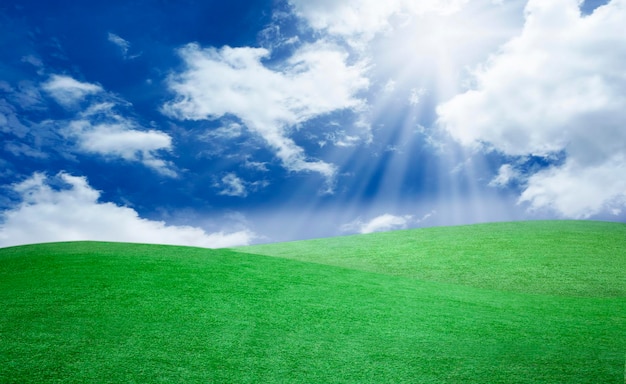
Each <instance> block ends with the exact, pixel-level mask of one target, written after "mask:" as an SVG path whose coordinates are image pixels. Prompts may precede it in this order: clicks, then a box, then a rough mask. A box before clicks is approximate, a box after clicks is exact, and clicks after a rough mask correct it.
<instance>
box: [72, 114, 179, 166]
mask: <svg viewBox="0 0 626 384" xmlns="http://www.w3.org/2000/svg"><path fill="white" fill-rule="evenodd" d="M134 126H135V124H134V123H133V122H132V121H131V120H129V119H125V118H121V117H119V116H118V118H117V119H116V121H115V122H111V123H99V124H94V123H92V122H91V121H89V120H74V121H71V122H70V123H69V124H68V126H67V127H66V128H65V129H63V130H62V133H63V135H64V136H65V137H68V138H73V139H75V140H76V141H77V146H78V150H79V151H81V152H85V153H95V154H99V155H103V156H108V157H118V158H121V159H124V160H126V161H136V162H140V163H142V164H143V165H145V166H147V167H149V168H152V169H154V170H155V171H157V172H159V173H161V174H163V175H165V176H170V177H175V176H176V172H175V171H174V170H173V165H172V164H171V163H169V162H167V161H165V160H162V159H160V158H159V156H158V152H159V151H163V150H166V151H169V150H171V149H172V138H171V137H170V136H169V135H168V134H166V133H164V132H160V131H156V130H148V131H140V130H137V129H134Z"/></svg>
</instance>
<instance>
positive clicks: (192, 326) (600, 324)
mask: <svg viewBox="0 0 626 384" xmlns="http://www.w3.org/2000/svg"><path fill="white" fill-rule="evenodd" d="M625 228H626V226H625V225H623V224H610V223H594V222H534V223H502V224H493V225H491V224H490V225H479V226H466V227H449V228H431V229H419V230H409V231H398V232H389V233H380V234H372V235H366V236H351V237H345V238H333V239H324V240H312V241H306V242H294V243H283V244H275V245H263V246H252V247H245V248H241V249H237V250H228V249H222V250H208V249H200V248H190V247H173V246H159V245H141V244H123V243H97V242H76V243H53V244H38V245H29V246H21V247H12V248H4V249H0V302H1V303H2V305H3V310H2V311H0V382H1V383H14V382H15V383H18V382H20V383H21V382H38V383H49V382H68V383H69V382H72V383H74V382H142V383H145V382H215V383H257V382H267V383H270V382H290V383H291V382H307V383H308V382H320V383H322V382H323V383H330V382H334V383H354V382H360V383H363V382H371V383H380V382H420V383H442V382H451V383H457V382H481V383H487V382H492V383H510V382H515V383H537V382H542V383H554V382H567V383H609V382H622V381H623V380H624V363H625V362H624V355H625V352H626V341H625V339H626V338H625V337H624V336H625V335H626V295H625V294H624V289H625V287H624V285H625V284H624V283H625V282H624V277H625V276H624V272H623V271H624V270H626V269H625V268H624V259H625V258H626V257H625V255H626V242H624V239H625V238H626V237H625V236H626V229H625ZM588 259H591V260H588ZM455 271H456V272H455ZM539 272H542V273H539ZM550 279H554V280H555V282H551V283H549V284H548V283H547V282H548V281H549V280H550ZM501 280H507V281H506V282H503V281H501Z"/></svg>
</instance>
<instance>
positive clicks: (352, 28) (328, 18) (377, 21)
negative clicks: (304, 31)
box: [289, 0, 469, 44]
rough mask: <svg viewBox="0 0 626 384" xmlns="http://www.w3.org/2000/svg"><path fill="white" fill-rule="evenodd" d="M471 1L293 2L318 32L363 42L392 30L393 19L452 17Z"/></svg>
mask: <svg viewBox="0 0 626 384" xmlns="http://www.w3.org/2000/svg"><path fill="white" fill-rule="evenodd" d="M468 1H469V0H421V1H414V0H387V1H379V0H346V1H334V0H289V3H290V4H291V5H292V6H293V8H294V11H295V13H296V15H297V16H298V17H300V18H303V19H305V20H306V21H307V23H308V24H309V25H310V26H311V27H312V28H314V29H317V30H322V31H325V32H327V33H330V34H332V35H338V36H342V37H344V38H347V39H348V40H350V41H352V42H353V43H357V44H360V43H363V42H367V41H368V40H370V39H372V38H373V37H374V36H375V35H376V34H378V33H381V32H385V31H387V30H390V29H392V17H394V16H396V17H402V16H405V15H422V14H425V13H436V14H449V13H451V12H454V11H456V10H458V9H459V8H461V7H462V6H463V5H464V4H465V3H467V2H468Z"/></svg>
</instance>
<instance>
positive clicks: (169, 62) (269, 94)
mask: <svg viewBox="0 0 626 384" xmlns="http://www.w3.org/2000/svg"><path fill="white" fill-rule="evenodd" d="M624 25H626V0H610V1H607V0H603V1H598V0H596V1H589V0H588V1H585V2H581V1H578V0H551V1H544V0H421V1H413V0H388V1H377V0H342V1H335V0H255V1H249V0H231V1H213V0H202V1H200V0H197V1H196V0H176V1H174V0H152V1H149V0H135V1H127V0H109V1H88V2H86V1H80V2H79V1H70V0H58V1H43V0H40V1H35V0H20V1H17V0H5V1H2V2H1V3H0V137H1V138H2V140H1V142H0V247H4V246H12V245H20V244H28V243H39V242H49V241H70V240H104V241H128V242H141V243H162V244H180V245H191V246H201V247H211V248H219V247H230V246H236V245H246V244H255V243H267V242H278V241H292V240H300V239H309V238H319V237H328V236H341V235H350V234H358V233H371V232H377V231H388V230H396V229H404V228H418V227H430V226H442V225H459V224H472V223H480V222H494V221H511V220H536V219H589V220H609V221H620V222H626V127H625V126H624V124H625V122H626V69H625V68H626V34H625V33H624V27H623V26H624Z"/></svg>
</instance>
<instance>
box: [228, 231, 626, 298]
mask: <svg viewBox="0 0 626 384" xmlns="http://www.w3.org/2000/svg"><path fill="white" fill-rule="evenodd" d="M235 249H236V250H237V251H239V252H249V253H254V254H259V255H267V256H275V257H281V258H287V259H293V260H300V261H306V262H314V263H320V264H326V265H334V266H339V267H346V268H351V269H358V270H362V271H369V272H376V273H382V274H387V275H393V276H402V277H410V278H414V279H420V280H427V281H437V282H443V283H452V284H460V285H468V286H474V287H478V288H487V289H497V290H509V291H516V292H525V293H539V294H551V295H560V294H562V295H569V296H590V297H593V296H599V297H608V296H615V297H624V296H626V273H625V272H624V271H626V224H622V223H609V222H594V221H528V222H509V223H489V224H477V225H466V226H457V227H434V228H422V229H411V230H403V231H392V232H382V233H373V234H368V235H354V236H345V237H334V238H329V239H317V240H306V241H297V242H288V243H277V244H265V245H255V246H247V247H239V248H235Z"/></svg>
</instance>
